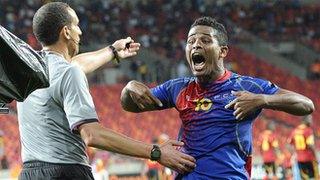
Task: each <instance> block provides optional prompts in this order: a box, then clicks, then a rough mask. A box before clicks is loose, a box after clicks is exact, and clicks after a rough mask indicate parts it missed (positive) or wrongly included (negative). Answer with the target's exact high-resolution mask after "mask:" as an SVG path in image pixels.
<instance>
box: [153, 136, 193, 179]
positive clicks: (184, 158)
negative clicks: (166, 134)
mask: <svg viewBox="0 0 320 180" xmlns="http://www.w3.org/2000/svg"><path fill="white" fill-rule="evenodd" d="M179 146H183V142H181V141H175V140H168V141H166V142H165V143H163V144H161V145H160V149H161V158H160V160H159V163H160V164H162V165H163V166H166V167H169V168H171V169H173V170H175V171H177V172H179V173H180V174H184V173H187V172H191V171H192V170H193V169H194V168H195V167H196V164H195V162H196V160H195V159H194V158H193V157H192V156H190V155H187V154H184V153H182V152H180V151H178V150H177V147H179Z"/></svg>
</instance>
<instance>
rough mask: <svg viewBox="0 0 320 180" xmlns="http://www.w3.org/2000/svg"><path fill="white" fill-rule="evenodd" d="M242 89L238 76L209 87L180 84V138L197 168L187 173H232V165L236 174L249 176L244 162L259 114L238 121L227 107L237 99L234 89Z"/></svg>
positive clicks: (195, 83) (224, 174)
mask: <svg viewBox="0 0 320 180" xmlns="http://www.w3.org/2000/svg"><path fill="white" fill-rule="evenodd" d="M239 90H243V89H242V88H241V86H239V84H238V83H237V78H230V79H229V80H226V81H222V82H218V83H213V84H210V85H209V86H207V87H200V85H199V84H197V82H196V81H190V82H189V83H188V84H186V85H185V87H183V88H181V91H180V92H179V94H178V96H177V98H176V104H175V105H176V109H177V110H178V111H179V114H180V118H181V120H182V131H181V134H180V139H181V140H182V141H184V143H185V146H184V149H183V150H184V151H185V152H186V153H188V154H190V155H192V156H194V157H195V158H196V159H197V168H196V169H195V170H194V172H193V173H191V174H190V175H188V177H189V176H190V178H191V179H192V178H200V177H208V178H218V177H230V176H232V175H231V174H229V173H230V171H229V170H231V169H232V171H233V172H238V174H236V175H235V174H233V175H235V177H242V178H240V179H246V178H247V172H246V170H245V169H244V166H245V164H246V160H247V157H248V156H249V155H250V154H251V143H252V142H251V138H252V120H253V119H254V117H256V115H257V114H255V115H253V116H251V117H248V118H246V119H245V120H243V121H240V122H239V121H237V120H236V119H235V117H234V116H233V110H230V109H226V108H225V106H226V105H227V104H228V103H229V102H230V101H232V100H233V99H235V96H234V95H232V93H231V91H239ZM228 171H229V172H228ZM211 172H214V173H211ZM219 173H220V174H219ZM215 175H218V176H215ZM186 179H188V178H186Z"/></svg>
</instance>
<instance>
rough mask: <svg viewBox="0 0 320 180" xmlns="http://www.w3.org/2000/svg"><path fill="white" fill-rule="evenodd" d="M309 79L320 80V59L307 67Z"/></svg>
mask: <svg viewBox="0 0 320 180" xmlns="http://www.w3.org/2000/svg"><path fill="white" fill-rule="evenodd" d="M309 79H312V80H317V79H320V59H317V60H316V61H315V62H314V63H312V64H311V65H310V67H309Z"/></svg>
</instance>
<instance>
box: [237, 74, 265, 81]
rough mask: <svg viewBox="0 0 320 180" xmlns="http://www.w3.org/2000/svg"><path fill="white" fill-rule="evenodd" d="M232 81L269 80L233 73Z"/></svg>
mask: <svg viewBox="0 0 320 180" xmlns="http://www.w3.org/2000/svg"><path fill="white" fill-rule="evenodd" d="M231 79H241V80H251V81H268V80H267V79H264V78H260V77H254V76H249V75H241V74H237V73H233V74H232V77H231Z"/></svg>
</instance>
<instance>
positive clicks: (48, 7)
mask: <svg viewBox="0 0 320 180" xmlns="http://www.w3.org/2000/svg"><path fill="white" fill-rule="evenodd" d="M68 8H70V6H69V5H68V4H66V3H63V2H51V3H47V4H45V5H43V6H42V7H41V8H40V9H38V10H37V12H36V14H35V15H34V17H33V23H32V28H33V33H34V35H35V36H36V38H37V40H38V41H39V42H40V43H41V44H43V45H52V44H54V43H56V42H57V41H58V39H59V33H60V31H61V29H62V28H63V27H64V26H67V25H71V23H72V17H71V15H70V13H69V12H68Z"/></svg>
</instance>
